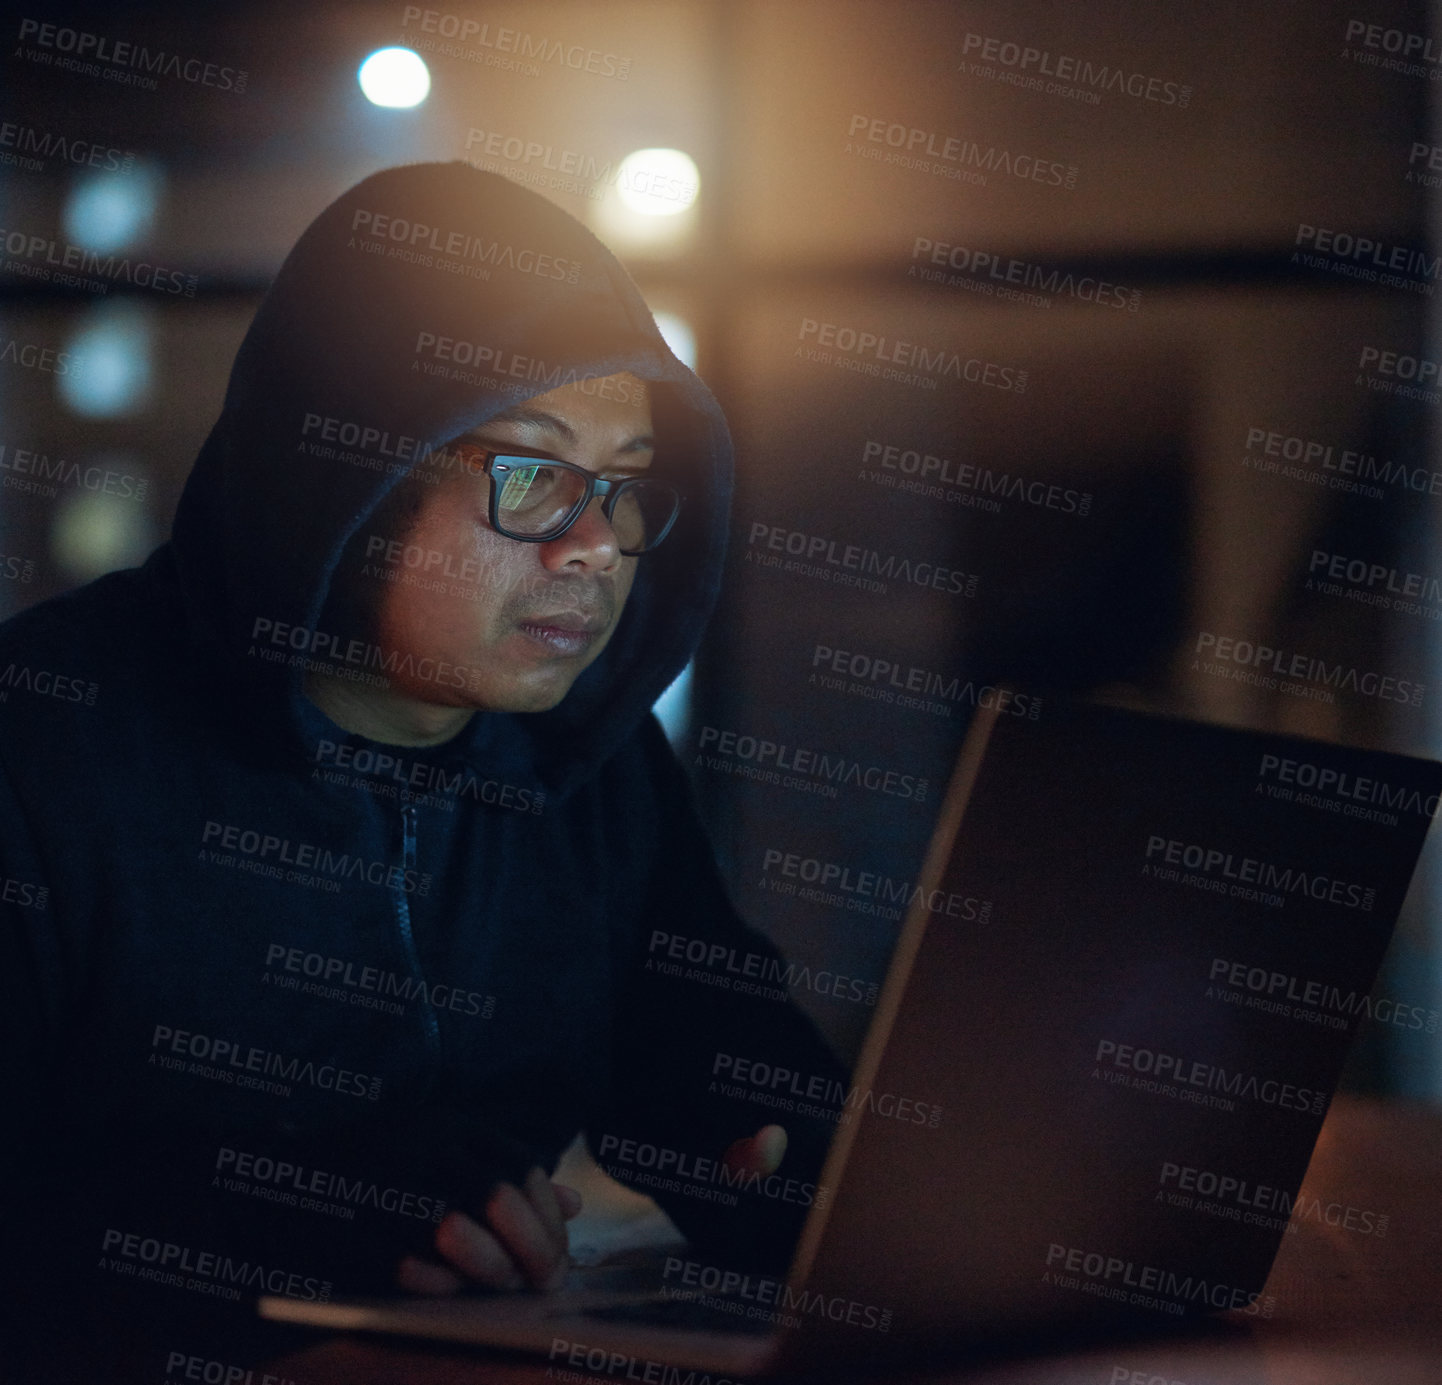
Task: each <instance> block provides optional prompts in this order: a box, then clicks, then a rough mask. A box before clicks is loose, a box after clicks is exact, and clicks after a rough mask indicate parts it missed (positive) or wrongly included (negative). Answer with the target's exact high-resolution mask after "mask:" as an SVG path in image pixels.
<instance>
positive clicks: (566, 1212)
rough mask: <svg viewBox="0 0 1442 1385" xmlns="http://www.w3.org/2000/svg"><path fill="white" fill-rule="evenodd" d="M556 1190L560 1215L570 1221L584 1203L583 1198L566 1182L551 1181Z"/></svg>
mask: <svg viewBox="0 0 1442 1385" xmlns="http://www.w3.org/2000/svg"><path fill="white" fill-rule="evenodd" d="M551 1187H553V1188H554V1189H555V1190H556V1201H557V1202H559V1203H560V1204H561V1215H562V1216H563V1217H564V1218H565V1219H566V1220H567V1221H570V1220H571V1218H572V1217H574V1216H575V1215H576V1213H578V1212H579V1211H580V1210H581V1208H582V1207H583V1206H584V1205H585V1199H584V1198H583V1197H582V1196H581V1194H580V1193H579V1192H577V1191H576V1189H575V1188H572V1187H571V1186H570V1185H569V1184H566V1183H552V1184H551Z"/></svg>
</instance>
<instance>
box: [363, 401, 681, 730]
mask: <svg viewBox="0 0 1442 1385" xmlns="http://www.w3.org/2000/svg"><path fill="white" fill-rule="evenodd" d="M584 385H585V388H584V389H582V388H581V387H579V386H577V385H568V386H563V387H562V388H560V389H556V390H551V391H550V392H549V393H547V394H540V395H536V396H534V397H533V398H531V399H527V400H524V401H523V402H522V403H520V404H517V405H516V406H515V407H513V408H511V409H508V410H506V411H505V413H504V414H502V415H500V416H499V417H497V418H494V419H492V420H491V421H489V422H488V423H485V424H483V425H482V426H481V427H479V428H477V429H476V430H474V431H473V432H471V433H467V434H466V435H465V439H464V440H463V441H473V442H476V443H479V444H481V445H483V446H485V447H488V448H496V449H500V450H502V451H505V452H511V453H518V454H520V455H524V456H545V457H552V458H556V459H559V460H561V461H565V462H573V463H575V464H576V465H577V466H581V467H584V468H586V470H588V471H594V472H596V473H598V474H599V475H602V476H605V477H608V478H615V479H620V478H623V477H626V476H641V475H644V474H645V473H646V472H647V471H648V469H649V468H650V466H651V461H652V457H653V448H652V436H651V427H652V424H651V406H650V399H649V396H648V393H647V389H646V386H645V385H644V384H643V383H642V382H641V381H639V380H637V379H636V378H635V377H634V376H632V375H625V374H623V375H612V376H607V377H605V378H604V379H592V380H587V381H585V382H584ZM448 452H450V453H451V456H452V458H453V457H454V452H453V451H452V450H450V449H448ZM406 484H407V485H408V486H410V487H412V496H411V498H412V501H413V503H414V504H416V506H417V509H416V512H415V516H414V521H413V523H412V525H411V527H410V529H409V531H408V532H407V533H405V534H404V535H403V536H401V537H402V538H403V542H404V543H405V544H406V545H407V551H408V552H409V553H411V554H414V553H415V551H416V550H419V551H420V552H421V553H423V554H424V555H425V558H424V559H423V560H421V561H419V562H418V563H416V565H415V566H410V567H401V568H399V569H398V570H397V571H395V574H394V575H395V576H396V577H398V578H399V577H405V578H408V579H411V580H407V581H402V580H393V581H390V582H387V583H385V584H384V585H383V587H382V588H381V590H380V592H379V594H378V598H377V600H376V602H375V605H374V606H373V609H374V611H375V620H376V625H375V639H376V642H377V643H378V644H379V645H380V647H381V648H382V649H384V650H386V651H388V652H389V651H392V650H394V651H396V652H397V653H398V654H399V655H401V656H402V662H403V663H404V656H405V655H407V654H410V655H413V656H414V661H415V662H416V663H418V662H419V661H420V660H421V659H434V660H441V661H444V662H446V663H448V664H451V665H453V666H456V667H459V668H462V669H464V670H466V683H467V686H466V687H465V688H455V687H450V686H447V685H446V683H445V681H444V680H435V681H423V680H419V679H417V680H415V681H414V682H411V683H407V682H405V681H404V679H402V678H395V679H394V680H393V685H394V687H395V690H396V691H397V692H400V693H402V694H404V695H408V696H410V697H413V698H416V699H418V700H421V701H424V702H429V703H436V704H441V705H447V706H453V707H473V708H478V709H483V710H489V711H506V712H543V711H546V710H548V709H549V708H551V707H554V706H555V705H556V704H557V703H558V702H560V700H561V699H562V698H563V697H565V695H566V694H567V693H568V692H569V691H570V688H571V684H572V683H573V682H575V680H576V678H577V677H578V676H579V674H580V673H581V671H582V670H583V669H585V668H586V667H587V666H588V665H589V664H590V663H592V662H593V661H594V660H595V659H596V658H597V657H598V656H599V655H600V653H601V651H602V650H603V649H605V647H606V644H607V642H608V641H609V640H610V638H611V634H612V632H613V631H614V630H615V628H616V623H617V621H619V620H620V618H621V611H622V609H623V608H624V606H625V604H626V597H627V596H628V595H629V594H630V591H631V583H632V581H633V580H634V579H635V575H636V563H637V561H638V560H637V559H636V558H634V557H630V558H628V557H624V556H622V554H621V551H620V548H619V545H618V542H617V538H616V534H615V532H614V531H613V530H612V528H611V524H610V521H609V520H607V519H606V517H605V515H604V514H603V513H602V511H601V501H600V500H599V498H596V497H593V498H592V500H591V503H590V504H589V505H587V506H586V508H585V510H584V511H583V512H582V514H581V515H580V516H579V518H577V520H576V521H575V523H574V524H572V525H571V527H570V528H569V529H567V530H566V532H565V533H564V534H562V535H561V536H560V537H559V538H556V539H550V540H547V541H546V542H543V543H523V542H520V541H518V540H516V539H510V538H506V537H505V536H504V535H502V534H498V533H497V532H496V531H495V530H494V529H492V528H491V525H490V522H489V518H488V510H487V505H488V500H489V494H490V487H491V485H492V484H493V482H492V481H491V479H490V478H489V477H488V476H486V475H484V474H480V473H479V471H478V469H477V468H474V467H468V466H465V465H455V464H454V461H452V463H451V464H449V465H447V464H445V461H444V459H442V461H441V463H440V464H437V463H436V461H435V460H434V459H433V460H432V461H431V462H430V463H428V464H425V465H423V466H422V467H421V468H419V469H418V472H417V474H415V475H413V476H412V477H411V478H408V481H407V483H406ZM432 555H442V556H439V557H436V556H432ZM412 561H415V560H414V558H413V560H412ZM427 564H428V565H427ZM445 573H451V574H457V575H456V576H453V577H448V576H446V575H444V574H445ZM428 586H436V587H438V588H439V590H426V587H428Z"/></svg>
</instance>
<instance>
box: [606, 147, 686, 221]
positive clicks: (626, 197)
mask: <svg viewBox="0 0 1442 1385" xmlns="http://www.w3.org/2000/svg"><path fill="white" fill-rule="evenodd" d="M616 191H617V194H618V195H619V196H620V198H621V202H622V204H623V205H624V206H625V207H626V208H627V209H628V210H629V211H633V212H638V213H639V214H640V215H642V216H679V215H680V214H681V213H682V212H684V211H685V210H686V209H687V208H688V207H689V206H690V205H691V204H692V203H693V202H694V201H695V200H696V195H697V193H699V192H700V191H701V174H700V173H699V172H698V171H697V168H696V165H695V163H694V162H692V160H691V156H690V155H689V154H683V153H682V152H681V151H680V150H679V149H637V150H636V151H635V152H634V153H632V154H627V155H626V157H625V158H624V159H622V160H621V167H620V169H619V170H618V171H617V178H616Z"/></svg>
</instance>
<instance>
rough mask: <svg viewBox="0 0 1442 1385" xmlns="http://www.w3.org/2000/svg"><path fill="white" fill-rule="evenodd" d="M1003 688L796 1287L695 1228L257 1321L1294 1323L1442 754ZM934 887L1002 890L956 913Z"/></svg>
mask: <svg viewBox="0 0 1442 1385" xmlns="http://www.w3.org/2000/svg"><path fill="white" fill-rule="evenodd" d="M1007 705H1008V704H1007V703H1005V702H1002V701H999V705H998V706H996V707H993V708H990V709H986V710H983V711H981V712H979V713H978V714H977V717H976V719H975V721H974V722H973V724H972V726H971V728H970V730H969V732H968V735H967V737H966V740H965V743H964V744H963V746H962V749H961V752H960V754H959V757H958V760H957V763H956V766H955V769H954V771H953V774H952V777H951V780H950V784H949V788H948V791H947V796H946V798H945V800H944V803H943V806H942V809H941V811H940V815H939V819H938V821H937V824H936V828H935V831H934V834H933V837H932V840H931V843H930V846H929V848H928V852H927V856H926V860H925V864H924V866H923V870H922V874H921V876H920V877H919V881H918V883H919V885H920V889H919V890H917V891H916V892H915V894H914V896H913V899H912V902H911V905H910V908H909V910H908V912H907V915H906V917H905V920H904V922H903V925H902V931H901V935H900V939H899V941H898V944H897V946H896V949H895V952H894V954H893V958H892V961H891V965H890V968H889V971H888V974H887V978H886V982H885V985H884V987H883V989H882V992H881V995H880V998H879V1000H878V1002H877V1012H876V1016H875V1018H874V1020H873V1022H872V1025H871V1028H870V1030H869V1031H868V1035H867V1038H866V1041H865V1043H864V1045H863V1048H862V1052H861V1054H860V1057H859V1059H858V1062H857V1065H856V1069H855V1071H854V1073H853V1075H852V1087H851V1092H850V1094H849V1099H848V1102H847V1105H848V1106H849V1107H851V1108H852V1115H851V1118H850V1119H849V1120H846V1121H844V1122H842V1123H841V1125H840V1126H839V1129H838V1133H837V1135H836V1137H835V1139H834V1140H833V1142H832V1145H831V1148H830V1151H829V1154H828V1157H827V1160H826V1164H825V1167H824V1170H823V1172H822V1175H821V1178H820V1186H821V1187H822V1188H824V1189H826V1190H827V1192H828V1196H827V1197H826V1198H824V1199H822V1198H819V1197H818V1198H817V1200H816V1205H815V1206H813V1208H812V1209H811V1213H810V1215H809V1217H808V1219H807V1221H806V1224H805V1226H804V1228H803V1231H802V1234H801V1237H800V1240H799V1243H798V1245H797V1248H796V1251H795V1254H794V1257H793V1260H792V1263H791V1266H790V1269H789V1271H788V1273H787V1275H786V1276H785V1278H784V1279H776V1278H771V1279H767V1278H765V1277H762V1276H757V1275H746V1274H744V1273H742V1272H741V1271H737V1270H732V1269H728V1268H726V1267H723V1266H720V1265H712V1264H708V1263H707V1262H706V1260H705V1257H704V1255H703V1254H701V1253H699V1252H696V1251H693V1250H690V1249H682V1248H678V1247H675V1246H671V1247H669V1248H666V1249H664V1250H660V1251H657V1252H656V1253H655V1254H654V1256H653V1257H650V1258H649V1259H648V1258H646V1257H642V1258H641V1259H640V1260H639V1261H638V1260H636V1259H635V1258H632V1259H630V1260H628V1261H626V1262H624V1263H617V1264H612V1265H601V1266H598V1267H595V1268H594V1269H587V1270H580V1271H575V1272H573V1274H572V1276H571V1278H570V1280H569V1281H568V1283H567V1285H566V1287H565V1288H563V1289H562V1290H561V1291H559V1292H557V1293H555V1294H549V1295H481V1294H470V1295H462V1296H458V1297H455V1298H448V1299H429V1298H427V1299H417V1298H404V1297H399V1296H396V1297H391V1298H373V1299H368V1300H350V1301H346V1300H337V1301H334V1302H331V1303H327V1304H316V1303H309V1302H300V1301H297V1300H292V1299H288V1298H281V1297H269V1298H264V1299H262V1300H261V1301H260V1305H259V1307H260V1312H261V1313H262V1314H263V1315H264V1316H265V1317H268V1318H272V1319H277V1320H283V1321H288V1322H295V1323H310V1324H314V1325H316V1326H318V1327H328V1328H332V1329H348V1330H362V1331H379V1332H388V1333H400V1334H405V1335H409V1336H416V1337H422V1338H431V1339H442V1340H448V1341H453V1342H468V1343H475V1344H485V1345H491V1346H501V1347H507V1348H513V1349H521V1350H525V1351H534V1352H539V1353H541V1354H542V1355H544V1356H545V1357H547V1358H548V1359H549V1360H550V1361H551V1363H552V1364H553V1365H554V1366H556V1367H557V1368H563V1369H570V1370H586V1371H589V1372H590V1373H592V1374H595V1373H597V1372H600V1373H602V1374H608V1375H614V1374H616V1373H617V1371H618V1370H620V1369H621V1368H622V1367H623V1366H624V1367H625V1369H626V1370H627V1371H629V1372H633V1373H634V1372H635V1371H640V1372H642V1374H641V1375H639V1376H637V1377H636V1378H646V1379H650V1378H652V1376H650V1375H645V1374H644V1372H645V1370H647V1369H650V1368H651V1365H652V1364H653V1363H657V1362H663V1363H670V1364H672V1365H679V1366H685V1367H690V1368H692V1369H695V1370H702V1371H707V1372H712V1373H716V1374H719V1375H723V1376H729V1377H733V1378H734V1377H736V1376H740V1375H754V1374H763V1373H766V1372H769V1371H776V1370H785V1369H794V1368H797V1367H799V1366H803V1365H804V1366H805V1367H807V1368H815V1367H816V1366H817V1365H820V1364H825V1363H827V1362H830V1361H841V1362H845V1363H847V1364H849V1365H857V1364H877V1363H881V1362H885V1361H887V1360H900V1359H903V1358H905V1359H912V1358H923V1359H924V1358H926V1357H927V1356H930V1355H935V1354H938V1353H939V1354H942V1355H945V1354H949V1353H952V1352H955V1351H956V1350H957V1349H958V1347H961V1346H964V1345H966V1344H970V1343H976V1342H983V1341H991V1340H998V1339H1005V1338H1007V1337H1009V1336H1014V1335H1017V1334H1020V1333H1022V1332H1028V1331H1035V1330H1039V1329H1042V1328H1049V1329H1056V1328H1060V1329H1062V1330H1069V1329H1071V1328H1074V1327H1077V1328H1081V1329H1083V1330H1090V1329H1091V1328H1092V1327H1093V1326H1099V1327H1101V1328H1102V1329H1103V1330H1109V1329H1110V1327H1111V1325H1113V1324H1121V1323H1126V1324H1131V1325H1136V1324H1139V1323H1154V1324H1158V1325H1164V1324H1168V1323H1172V1322H1177V1321H1181V1320H1186V1319H1190V1318H1192V1317H1193V1316H1195V1315H1197V1314H1201V1313H1217V1312H1223V1313H1230V1314H1233V1315H1237V1316H1240V1317H1242V1318H1244V1319H1245V1318H1246V1317H1249V1316H1250V1317H1263V1318H1265V1317H1270V1316H1272V1315H1273V1313H1274V1312H1276V1311H1277V1305H1276V1304H1275V1302H1274V1301H1273V1299H1272V1298H1271V1296H1270V1295H1268V1293H1267V1292H1266V1281H1267V1276H1268V1273H1269V1271H1270V1268H1271V1265H1272V1261H1273V1258H1274V1256H1275V1255H1276V1252H1277V1249H1278V1247H1279V1246H1280V1244H1281V1241H1282V1238H1283V1236H1284V1235H1285V1234H1286V1231H1287V1226H1288V1219H1289V1215H1290V1213H1291V1211H1292V1209H1293V1208H1294V1207H1295V1206H1296V1205H1297V1197H1298V1190H1299V1188H1300V1186H1301V1183H1302V1179H1303V1176H1304V1174H1305V1173H1306V1169H1307V1164H1308V1161H1309V1160H1310V1158H1311V1154H1312V1149H1313V1146H1314V1145H1315V1143H1316V1140H1317V1137H1318V1134H1319V1132H1320V1130H1321V1126H1322V1122H1323V1120H1324V1119H1325V1116H1326V1113H1327V1108H1328V1105H1329V1103H1330V1101H1331V1098H1332V1096H1333V1093H1334V1092H1335V1090H1336V1086H1337V1082H1338V1079H1339V1077H1340V1074H1341V1070H1342V1065H1343V1062H1344V1059H1345V1057H1346V1053H1347V1050H1348V1048H1349V1046H1350V1044H1351V1041H1352V1039H1353V1038H1354V1036H1355V1034H1356V1032H1357V1030H1358V1028H1359V1026H1360V1025H1361V1024H1363V1023H1364V1022H1365V1018H1366V1016H1367V1015H1368V1014H1370V1011H1371V1004H1372V1000H1371V991H1372V988H1373V986H1374V984H1375V981H1376V978H1377V974H1378V971H1379V968H1380V966H1381V962H1382V958H1383V954H1384V953H1385V951H1386V949H1387V946H1388V942H1389V940H1390V938H1391V935H1392V931H1393V928H1394V926H1395V924H1396V920H1397V916H1398V913H1399V911H1400V909H1401V907H1402V903H1403V899H1404V896H1405V895H1406V893H1407V889H1408V886H1409V882H1410V880H1411V878H1412V874H1413V870H1414V868H1415V865H1416V862H1417V857H1418V854H1419V852H1420V851H1421V848H1422V843H1423V840H1424V838H1425V836H1426V834H1427V830H1428V827H1429V826H1430V823H1431V818H1432V815H1433V813H1434V812H1435V810H1436V807H1437V804H1438V798H1439V794H1442V765H1439V764H1436V763H1433V762H1431V761H1424V760H1419V759H1414V758H1411V757H1407V756H1402V755H1396V754H1390V753H1384V752H1379V751H1371V750H1362V749H1356V748H1349V747H1344V746H1338V745H1333V744H1330V743H1324V742H1320V741H1314V740H1308V739H1303V738H1300V737H1294V736H1285V735H1279V734H1271V733H1263V732H1257V731H1249V730H1240V729H1236V728H1230V727H1224V726H1216V725H1208V724H1201V723H1196V722H1188V721H1182V720H1175V719H1170V718H1164V717H1159V716H1155V715H1151V714H1143V713H1139V712H1135V711H1129V710H1124V709H1120V708H1116V707H1109V706H1103V705H1098V704H1095V703H1059V702H1052V703H1049V704H1048V707H1047V710H1046V712H1045V713H1044V715H1043V716H1042V717H1041V718H1040V719H1038V720H1035V721H1033V720H1031V719H1030V718H1022V717H1016V716H1014V715H1011V714H1010V712H1009V711H1008V710H1006V707H1007ZM1013 705H1014V704H1013ZM936 891H940V892H941V894H942V895H943V896H944V895H946V894H949V893H952V892H956V893H959V894H961V895H965V896H970V897H974V898H979V899H982V900H985V901H987V902H988V904H989V908H985V909H978V910H973V911H968V912H969V913H971V914H973V915H974V916H973V917H970V918H965V919H963V918H960V917H957V916H954V915H951V916H949V915H948V914H947V913H946V912H945V911H938V910H936V909H933V908H931V907H929V905H930V904H931V903H933V902H934V901H935V900H936V899H937V898H938V896H937V895H936V894H935V892H936ZM851 1097H855V1098H856V1099H855V1100H851V1099H850V1098H851ZM919 1110H920V1111H921V1112H923V1113H924V1114H923V1116H922V1118H920V1119H918V1116H917V1113H918V1111H919ZM1284 1307H1285V1305H1284ZM653 1374H654V1375H655V1378H658V1379H661V1378H668V1377H666V1376H665V1374H664V1372H663V1373H661V1374H656V1373H655V1372H654V1371H653ZM625 1378H627V1379H629V1378H632V1376H631V1374H627V1375H626V1377H625Z"/></svg>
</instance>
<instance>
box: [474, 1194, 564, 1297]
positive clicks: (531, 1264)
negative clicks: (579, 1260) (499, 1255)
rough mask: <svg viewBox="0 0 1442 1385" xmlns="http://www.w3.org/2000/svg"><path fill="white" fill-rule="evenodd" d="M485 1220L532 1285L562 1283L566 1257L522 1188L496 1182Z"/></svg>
mask: <svg viewBox="0 0 1442 1385" xmlns="http://www.w3.org/2000/svg"><path fill="white" fill-rule="evenodd" d="M486 1224H487V1225H488V1226H489V1227H490V1228H491V1230H492V1231H493V1232H494V1233H495V1236H496V1239H497V1240H498V1241H500V1243H501V1245H502V1246H504V1247H505V1249H506V1252H507V1253H509V1255H510V1257H511V1259H512V1260H513V1261H514V1262H515V1264H516V1266H517V1267H518V1268H519V1269H520V1271H521V1273H522V1274H523V1275H524V1276H525V1278H526V1282H527V1283H529V1284H530V1285H531V1287H532V1288H533V1289H556V1288H559V1287H560V1285H561V1282H562V1280H564V1279H565V1276H566V1261H567V1257H566V1256H565V1255H563V1254H562V1253H561V1250H560V1248H559V1247H558V1246H557V1245H556V1243H555V1241H553V1240H552V1239H551V1236H550V1233H549V1232H548V1231H547V1230H546V1228H545V1226H543V1225H542V1223H541V1218H540V1217H539V1216H538V1215H537V1213H536V1209H535V1208H534V1207H533V1206H532V1205H531V1203H530V1201H529V1199H527V1198H526V1196H525V1195H524V1194H523V1193H522V1192H521V1191H520V1189H519V1188H516V1187H514V1186H513V1185H512V1184H510V1183H501V1184H498V1185H497V1187H496V1189H495V1191H494V1192H493V1193H492V1194H491V1200H490V1201H489V1202H488V1203H486Z"/></svg>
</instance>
